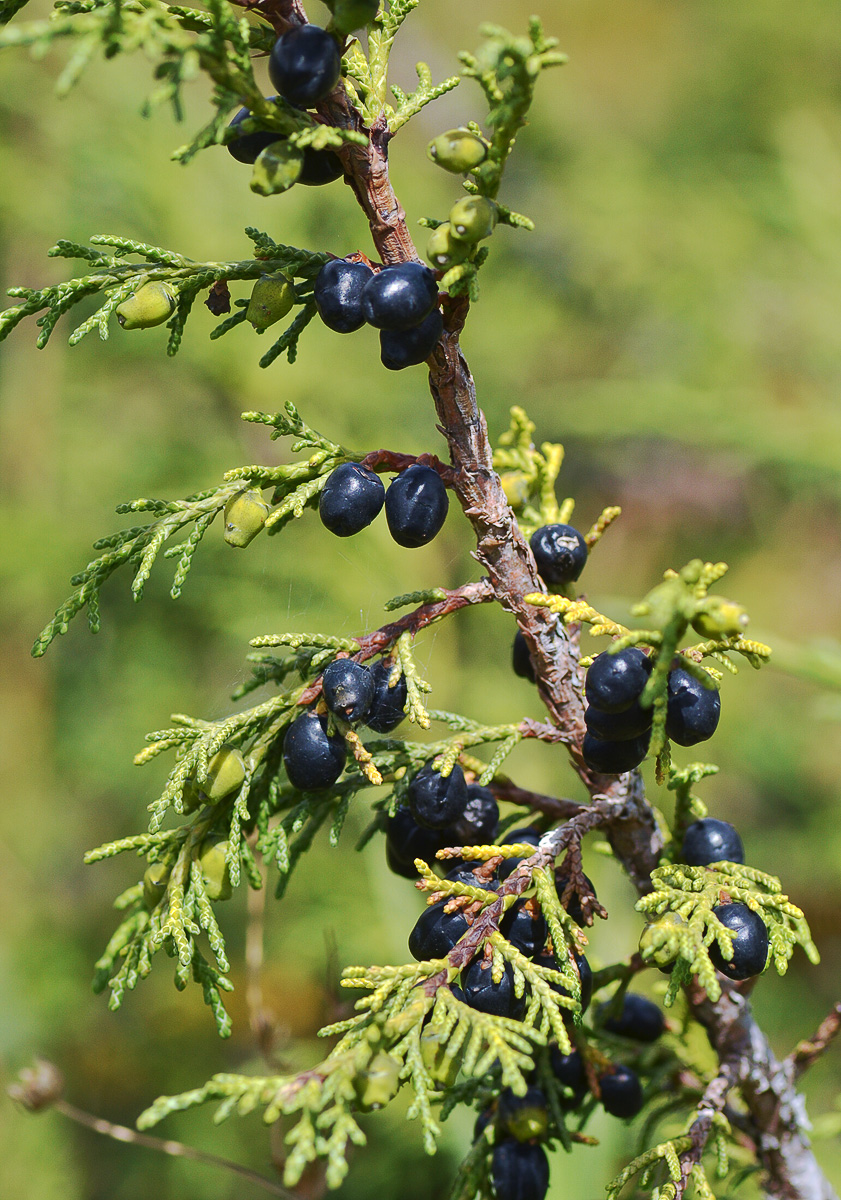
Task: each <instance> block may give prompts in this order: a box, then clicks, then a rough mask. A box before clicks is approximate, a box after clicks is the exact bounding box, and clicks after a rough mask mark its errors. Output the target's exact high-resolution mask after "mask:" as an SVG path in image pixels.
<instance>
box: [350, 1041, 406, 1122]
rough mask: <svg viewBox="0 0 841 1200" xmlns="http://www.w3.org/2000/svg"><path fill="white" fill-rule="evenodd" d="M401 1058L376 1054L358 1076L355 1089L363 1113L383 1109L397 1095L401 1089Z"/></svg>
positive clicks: (381, 1053)
mask: <svg viewBox="0 0 841 1200" xmlns="http://www.w3.org/2000/svg"><path fill="white" fill-rule="evenodd" d="M401 1065H402V1064H401V1062H400V1059H399V1058H395V1057H394V1055H393V1054H384V1053H383V1052H380V1053H379V1054H375V1055H374V1057H373V1058H372V1059H371V1061H370V1062H369V1063H368V1066H367V1067H366V1068H365V1070H364V1071H362V1072H361V1073H360V1074H359V1075H357V1077H356V1080H355V1083H354V1087H355V1089H356V1095H357V1098H358V1100H359V1107H360V1108H361V1109H362V1111H363V1112H374V1111H375V1110H376V1109H378V1108H383V1106H384V1105H386V1104H388V1102H389V1100H392V1099H393V1098H394V1097H395V1096H396V1095H397V1090H398V1088H399V1087H400V1068H401Z"/></svg>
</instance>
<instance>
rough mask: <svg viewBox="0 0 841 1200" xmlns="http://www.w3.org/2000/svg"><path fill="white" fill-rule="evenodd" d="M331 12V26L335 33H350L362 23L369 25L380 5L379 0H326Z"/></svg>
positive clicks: (359, 27)
mask: <svg viewBox="0 0 841 1200" xmlns="http://www.w3.org/2000/svg"><path fill="white" fill-rule="evenodd" d="M327 7H328V8H329V9H330V12H331V13H332V14H333V28H334V29H335V31H336V32H337V33H352V32H353V30H354V29H361V28H362V26H363V25H370V24H371V22H372V21H373V19H374V17H375V16H376V15H377V10H378V8H379V7H380V5H379V0H327Z"/></svg>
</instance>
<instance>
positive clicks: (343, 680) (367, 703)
mask: <svg viewBox="0 0 841 1200" xmlns="http://www.w3.org/2000/svg"><path fill="white" fill-rule="evenodd" d="M321 692H322V695H323V696H324V703H325V704H326V705H327V707H328V708H329V709H330V712H331V713H333V714H334V715H335V716H337V717H341V719H342V720H343V721H348V722H349V723H350V724H355V723H356V722H357V721H364V720H365V718H366V717H367V715H368V711H369V709H370V707H371V705H372V704H373V702H374V681H373V679H372V678H371V672H370V671H369V670H368V668H367V667H363V665H362V663H358V662H354V661H353V659H351V658H337V659H336V660H335V662H331V663H330V665H329V666H328V667H325V668H324V674H323V675H322V677H321Z"/></svg>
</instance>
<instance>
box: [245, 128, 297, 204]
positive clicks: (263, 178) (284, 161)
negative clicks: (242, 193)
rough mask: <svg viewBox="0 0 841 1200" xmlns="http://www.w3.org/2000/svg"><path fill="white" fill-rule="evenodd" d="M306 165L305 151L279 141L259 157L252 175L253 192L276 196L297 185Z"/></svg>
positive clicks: (259, 194) (251, 185)
mask: <svg viewBox="0 0 841 1200" xmlns="http://www.w3.org/2000/svg"><path fill="white" fill-rule="evenodd" d="M303 165H304V155H303V151H301V150H299V149H298V147H297V146H291V145H290V144H289V142H288V141H285V140H284V139H282V138H281V139H279V140H278V141H276V142H272V144H271V146H267V147H266V149H265V150H264V151H263V152H262V154H260V155H258V156H257V159H256V161H255V163H254V171H253V172H252V175H251V184H250V187H251V190H252V192H256V193H257V195H258V196H276V195H277V194H278V192H286V191H288V190H289V188H291V187H292V185H293V184H295V183H297V182H298V180H299V178H300V176H301V170H302V169H303Z"/></svg>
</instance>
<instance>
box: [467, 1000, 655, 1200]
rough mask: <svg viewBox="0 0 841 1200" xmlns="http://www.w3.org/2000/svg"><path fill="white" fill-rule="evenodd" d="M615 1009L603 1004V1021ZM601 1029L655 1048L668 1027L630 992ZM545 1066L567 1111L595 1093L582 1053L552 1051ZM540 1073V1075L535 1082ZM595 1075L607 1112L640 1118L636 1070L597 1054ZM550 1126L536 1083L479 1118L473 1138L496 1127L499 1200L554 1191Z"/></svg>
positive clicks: (494, 1173)
mask: <svg viewBox="0 0 841 1200" xmlns="http://www.w3.org/2000/svg"><path fill="white" fill-rule="evenodd" d="M612 1007H613V1006H612V1004H607V1005H603V1006H602V1008H601V1009H600V1010H599V1014H600V1016H601V1017H604V1016H605V1014H607V1013H608V1012H609V1011H610V1010H611V1009H612ZM602 1027H603V1028H604V1029H605V1030H606V1031H608V1032H609V1033H611V1034H614V1035H616V1036H619V1037H622V1038H626V1039H628V1040H629V1041H636V1042H642V1043H650V1042H654V1041H656V1040H657V1038H659V1037H660V1035H661V1034H662V1033H663V1032H664V1030H665V1027H666V1023H665V1019H664V1017H663V1014H662V1012H661V1011H660V1009H659V1008H658V1007H657V1005H656V1004H654V1003H652V1001H650V1000H647V999H646V998H645V997H644V996H640V995H636V994H634V993H630V992H629V993H626V995H625V996H624V998H623V1002H622V1011H621V1014H620V1016H619V1017H612V1018H608V1019H605V1020H604V1023H603V1026H602ZM543 1065H544V1066H546V1067H548V1069H549V1074H550V1075H551V1076H552V1077H554V1080H555V1082H556V1083H557V1084H558V1085H559V1089H560V1095H561V1097H562V1098H561V1100H560V1105H561V1108H562V1110H563V1111H565V1112H572V1111H574V1110H576V1109H578V1108H580V1107H581V1105H582V1104H583V1103H584V1101H585V1099H586V1098H587V1096H588V1095H589V1092H590V1083H589V1081H588V1071H587V1067H586V1064H585V1057H584V1055H582V1053H581V1051H580V1050H573V1051H572V1053H571V1054H563V1053H562V1052H561V1050H560V1049H559V1047H558V1046H551V1047H550V1048H549V1049H548V1052H546V1054H545V1063H544V1064H543ZM538 1074H540V1073H539V1072H536V1073H535V1078H537V1077H538ZM591 1074H592V1076H593V1077H594V1078H595V1080H596V1082H597V1084H598V1091H599V1097H600V1100H601V1104H602V1107H603V1108H604V1110H605V1112H607V1113H610V1115H611V1116H614V1117H622V1118H626V1119H627V1118H630V1117H634V1116H636V1114H637V1113H638V1112H639V1111H640V1109H641V1108H642V1104H643V1090H642V1084H641V1082H640V1078H639V1076H638V1075H637V1073H636V1072H635V1071H633V1070H632V1069H631V1068H630V1067H628V1066H625V1065H622V1064H619V1063H608V1062H607V1061H606V1060H604V1058H603V1056H602V1055H598V1056H597V1057H594V1059H593V1065H592V1069H591ZM544 1077H545V1073H544ZM550 1125H551V1115H550V1105H549V1100H548V1098H547V1096H546V1092H545V1091H544V1090H543V1088H542V1087H540V1086H538V1084H537V1083H535V1082H532V1083H531V1084H530V1086H529V1087H528V1090H527V1091H526V1093H525V1095H523V1096H517V1095H515V1094H514V1092H512V1091H511V1089H510V1088H506V1089H505V1090H504V1091H503V1092H502V1093H501V1094H500V1096H499V1099H498V1100H497V1101H496V1103H495V1104H492V1105H491V1106H490V1108H487V1109H485V1110H484V1111H483V1112H482V1113H480V1114H479V1117H478V1119H477V1121H476V1125H475V1128H474V1131H473V1139H474V1141H477V1140H478V1139H479V1138H480V1137H487V1134H486V1132H485V1131H486V1130H487V1129H488V1127H489V1126H491V1127H492V1129H493V1141H494V1146H493V1151H492V1155H491V1177H492V1180H493V1184H494V1191H495V1194H496V1195H497V1196H506V1197H508V1196H512V1197H514V1196H515V1197H517V1198H518V1200H543V1197H544V1196H545V1195H546V1192H547V1190H548V1187H549V1164H548V1160H547V1157H546V1152H545V1150H544V1149H543V1146H542V1145H541V1142H543V1141H544V1140H545V1139H546V1138H547V1137H548V1136H549V1130H550Z"/></svg>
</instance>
